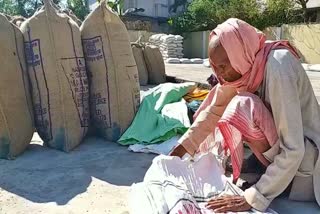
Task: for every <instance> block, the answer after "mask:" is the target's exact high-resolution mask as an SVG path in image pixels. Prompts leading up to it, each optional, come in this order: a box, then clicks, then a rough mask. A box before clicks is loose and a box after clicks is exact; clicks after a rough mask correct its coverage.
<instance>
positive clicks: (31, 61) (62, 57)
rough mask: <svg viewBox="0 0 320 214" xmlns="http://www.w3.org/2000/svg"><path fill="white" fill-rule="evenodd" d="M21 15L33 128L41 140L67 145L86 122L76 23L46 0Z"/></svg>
mask: <svg viewBox="0 0 320 214" xmlns="http://www.w3.org/2000/svg"><path fill="white" fill-rule="evenodd" d="M44 3H45V6H44V7H42V8H41V9H40V10H39V11H38V12H36V13H35V14H34V15H33V16H32V17H31V18H29V19H28V20H27V21H25V22H24V23H23V24H22V26H21V30H22V32H23V34H24V38H25V51H26V57H27V65H28V73H29V77H30V80H31V84H32V98H33V104H34V112H35V124H36V128H37V131H38V133H39V135H40V137H41V138H42V140H43V141H44V142H45V144H46V145H48V146H50V147H52V148H55V149H58V150H63V151H66V152H68V151H70V150H72V149H73V148H75V147H76V146H77V145H79V144H80V142H81V141H82V139H83V137H84V136H85V135H86V133H87V129H88V124H89V87H88V79H87V74H86V67H85V60H84V57H83V50H82V45H81V34H80V30H79V28H78V26H77V24H76V23H75V22H74V21H73V20H72V19H71V18H70V17H69V16H67V15H66V14H63V13H59V12H58V10H57V9H56V8H55V7H54V6H53V3H52V2H51V0H45V1H44Z"/></svg>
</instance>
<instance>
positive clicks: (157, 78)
mask: <svg viewBox="0 0 320 214" xmlns="http://www.w3.org/2000/svg"><path fill="white" fill-rule="evenodd" d="M131 46H132V51H133V55H134V58H135V60H136V63H137V67H138V72H139V80H140V85H148V84H161V83H164V82H166V74H165V65H164V61H163V58H162V55H161V52H160V50H159V48H158V47H157V46H155V45H150V44H146V43H142V42H141V41H140V38H139V40H138V41H136V42H133V43H131Z"/></svg>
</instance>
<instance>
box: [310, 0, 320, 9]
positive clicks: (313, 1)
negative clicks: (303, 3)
mask: <svg viewBox="0 0 320 214" xmlns="http://www.w3.org/2000/svg"><path fill="white" fill-rule="evenodd" d="M307 7H308V8H315V7H320V0H309V1H308V3H307Z"/></svg>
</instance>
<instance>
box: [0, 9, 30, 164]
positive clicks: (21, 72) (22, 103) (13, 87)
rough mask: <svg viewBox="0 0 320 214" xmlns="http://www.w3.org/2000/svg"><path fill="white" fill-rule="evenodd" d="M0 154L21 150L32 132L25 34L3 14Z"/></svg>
mask: <svg viewBox="0 0 320 214" xmlns="http://www.w3.org/2000/svg"><path fill="white" fill-rule="evenodd" d="M0 44H1V45H0V53H1V57H0V63H1V69H0V76H1V78H0V158H6V159H13V158H15V157H16V156H18V155H19V154H21V153H22V152H23V151H24V150H25V149H26V147H27V146H28V144H29V143H30V141H31V138H32V135H33V131H34V128H33V113H32V112H33V111H32V104H31V103H32V102H31V96H30V94H29V80H28V76H27V75H28V74H27V69H26V65H25V56H24V48H23V35H22V33H21V31H20V30H19V29H18V28H17V27H16V26H15V25H14V24H12V23H10V22H9V20H8V19H7V18H6V17H5V16H4V15H2V14H0Z"/></svg>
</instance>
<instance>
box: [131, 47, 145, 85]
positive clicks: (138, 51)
mask: <svg viewBox="0 0 320 214" xmlns="http://www.w3.org/2000/svg"><path fill="white" fill-rule="evenodd" d="M131 47H132V52H133V56H134V59H135V61H136V64H137V68H138V73H139V82H140V85H148V70H147V66H146V63H145V61H144V56H143V49H144V48H143V46H142V45H139V44H136V43H132V44H131Z"/></svg>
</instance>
